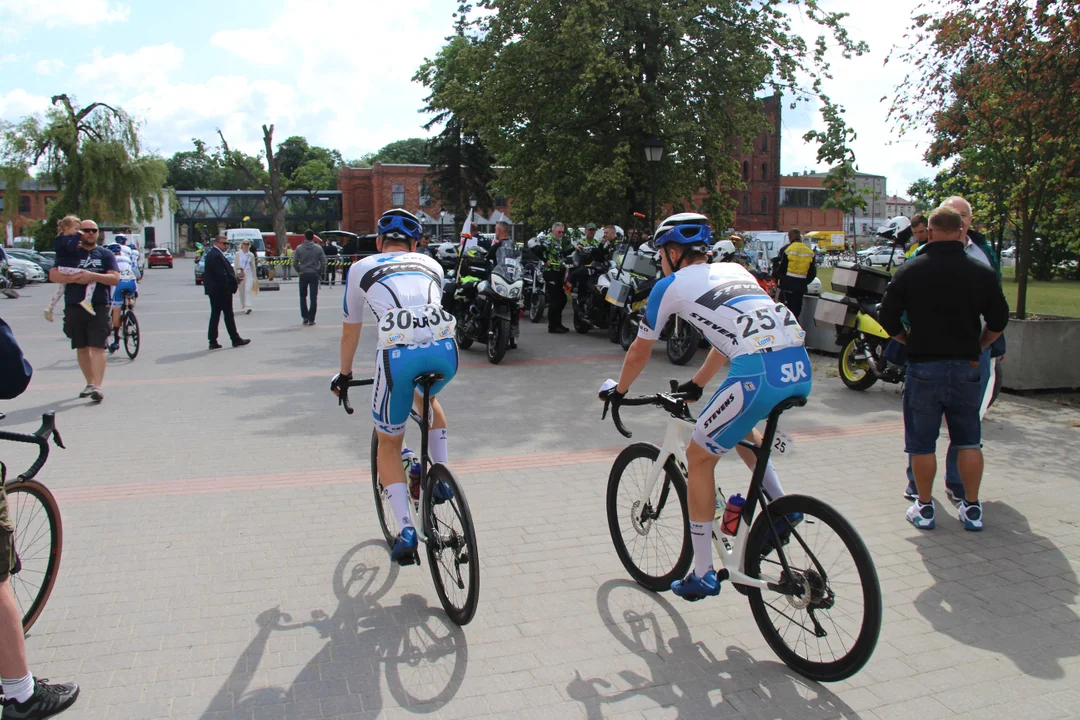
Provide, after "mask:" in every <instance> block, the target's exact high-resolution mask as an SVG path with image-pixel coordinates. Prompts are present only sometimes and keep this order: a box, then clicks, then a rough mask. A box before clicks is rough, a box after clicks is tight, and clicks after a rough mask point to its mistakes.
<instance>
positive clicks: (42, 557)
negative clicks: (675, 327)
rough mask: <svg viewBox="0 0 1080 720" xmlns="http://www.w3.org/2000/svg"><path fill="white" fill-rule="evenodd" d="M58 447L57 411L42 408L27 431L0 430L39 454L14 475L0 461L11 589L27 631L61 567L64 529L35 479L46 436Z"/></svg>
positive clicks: (45, 457)
mask: <svg viewBox="0 0 1080 720" xmlns="http://www.w3.org/2000/svg"><path fill="white" fill-rule="evenodd" d="M50 437H51V438H52V440H53V442H55V443H56V445H57V447H60V448H63V447H64V441H63V440H62V439H61V438H60V431H59V430H57V429H56V416H55V415H54V414H53V413H51V412H50V413H45V414H44V415H42V416H41V427H40V428H38V429H37V430H36V431H34V432H32V433H14V432H7V431H3V430H0V440H10V441H12V442H21V443H30V444H33V445H37V446H38V457H37V460H35V461H34V464H33V465H31V466H30V469H29V470H27V471H26V472H24V473H22V474H21V475H19V476H18V477H17V478H16V479H15V480H13V481H11V482H8V481H7V466H6V465H4V464H3V463H0V484H2V485H3V486H4V492H5V493H6V494H7V505H8V516H9V518H10V519H11V522H12V524H13V525H14V528H15V535H14V538H15V568H14V569H13V570H12V571H11V579H10V583H11V589H12V591H13V592H14V593H15V602H16V603H17V604H18V606H19V611H20V612H22V622H23V632H24V633H25V632H29V631H30V628H31V627H33V625H34V623H35V622H36V621H37V619H38V617H40V616H41V611H42V610H43V609H44V608H45V603H46V602H48V600H49V595H51V594H52V591H53V586H54V585H55V584H56V576H57V573H58V572H59V570H60V553H61V551H62V550H63V547H64V530H63V527H62V525H61V524H60V509H59V507H57V504H56V498H54V497H53V494H52V493H51V492H49V488H47V487H45V486H44V485H42V484H41V483H40V482H38V481H36V480H34V477H35V476H36V475H37V474H38V472H40V471H41V468H43V467H44V466H45V463H46V462H47V461H48V459H49V438H50Z"/></svg>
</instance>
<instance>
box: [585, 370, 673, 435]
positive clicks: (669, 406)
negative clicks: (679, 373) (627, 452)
mask: <svg viewBox="0 0 1080 720" xmlns="http://www.w3.org/2000/svg"><path fill="white" fill-rule="evenodd" d="M678 389H679V382H678V381H677V380H672V381H671V392H668V393H656V394H655V395H642V396H640V397H636V398H625V397H624V398H622V399H621V400H606V401H604V412H603V413H602V414H601V415H600V419H601V420H603V419H606V418H607V413H608V408H609V407H610V408H611V420H612V421H613V422H614V423H615V429H617V430H618V431H619V432H620V433H622V435H623V436H624V437H628V438H630V437H633V436H634V433H632V432H630V430H629V429H627V427H626V426H625V425H623V422H622V418H621V417H619V408H620V407H622V406H623V405H628V406H635V405H656V406H657V407H662V408H664V409H665V410H667V411H668V412H670V413H671V414H672V415H675V416H676V417H681V418H689V417H690V409H689V408H688V407H687V405H686V393H681V392H678Z"/></svg>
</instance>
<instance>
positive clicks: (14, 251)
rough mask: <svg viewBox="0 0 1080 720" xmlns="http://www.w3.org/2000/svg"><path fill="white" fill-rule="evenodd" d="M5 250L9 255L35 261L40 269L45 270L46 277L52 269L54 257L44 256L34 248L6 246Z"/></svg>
mask: <svg viewBox="0 0 1080 720" xmlns="http://www.w3.org/2000/svg"><path fill="white" fill-rule="evenodd" d="M7 252H8V254H9V255H10V256H11V257H15V258H18V259H20V260H29V261H30V262H32V263H37V264H38V265H39V266H40V267H41V269H42V270H44V271H45V275H46V277H47V276H48V274H49V271H50V270H52V268H53V265H55V264H56V258H49V257H46V256H45V255H42V254H41V253H39V252H38V251H36V250H28V249H27V248H8V251H7Z"/></svg>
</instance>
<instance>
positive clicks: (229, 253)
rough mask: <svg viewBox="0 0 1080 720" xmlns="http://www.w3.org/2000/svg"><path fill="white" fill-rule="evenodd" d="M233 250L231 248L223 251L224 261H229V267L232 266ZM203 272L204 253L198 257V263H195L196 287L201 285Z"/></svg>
mask: <svg viewBox="0 0 1080 720" xmlns="http://www.w3.org/2000/svg"><path fill="white" fill-rule="evenodd" d="M233 250H234V249H233V248H229V249H228V250H226V251H225V259H226V260H228V261H229V264H230V265H232V264H233V258H234V257H235V256H234V253H233ZM205 270H206V253H203V254H202V255H201V256H200V257H199V261H198V262H196V263H195V284H196V285H202V276H203V272H204V271H205Z"/></svg>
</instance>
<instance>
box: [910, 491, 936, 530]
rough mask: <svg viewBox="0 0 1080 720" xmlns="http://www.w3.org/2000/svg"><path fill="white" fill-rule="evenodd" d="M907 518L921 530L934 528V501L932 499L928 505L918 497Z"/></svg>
mask: <svg viewBox="0 0 1080 720" xmlns="http://www.w3.org/2000/svg"><path fill="white" fill-rule="evenodd" d="M907 519H908V522H909V523H911V524H912V525H914V526H915V527H917V528H919V529H920V530H933V529H934V525H935V522H934V501H933V500H931V501H930V502H928V503H927V504H926V505H923V504H922V503H921V502H919V501H918V499H916V500H915V504H913V505H912V506H911V507H909V508H908V511H907Z"/></svg>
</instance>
